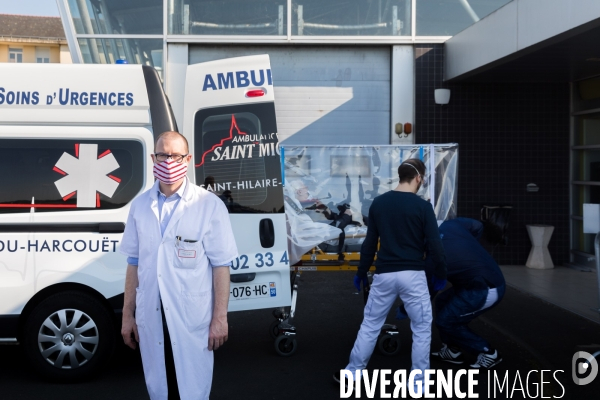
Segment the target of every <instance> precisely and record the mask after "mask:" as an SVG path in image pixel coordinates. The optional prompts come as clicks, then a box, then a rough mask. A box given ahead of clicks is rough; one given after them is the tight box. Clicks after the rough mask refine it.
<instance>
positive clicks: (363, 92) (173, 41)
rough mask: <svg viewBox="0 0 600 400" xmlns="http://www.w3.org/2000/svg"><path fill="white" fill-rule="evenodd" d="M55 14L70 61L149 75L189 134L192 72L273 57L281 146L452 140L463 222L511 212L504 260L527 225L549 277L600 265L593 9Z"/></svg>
mask: <svg viewBox="0 0 600 400" xmlns="http://www.w3.org/2000/svg"><path fill="white" fill-rule="evenodd" d="M58 5H59V10H60V14H61V19H62V22H63V26H64V28H65V35H66V38H67V42H68V45H69V49H70V51H71V58H72V60H73V62H75V63H115V62H117V60H120V59H123V60H126V61H127V62H128V63H135V64H145V65H151V66H153V67H155V68H156V69H157V70H158V71H159V74H160V76H161V78H162V80H163V84H164V87H165V90H166V92H167V94H168V96H169V99H170V101H171V104H172V106H173V109H174V112H175V116H176V119H177V121H178V123H179V125H180V126H182V117H183V98H184V89H185V71H186V68H187V66H188V65H190V64H195V63H200V62H204V61H210V60H217V59H223V58H229V57H236V56H245V55H253V54H264V53H266V54H269V56H270V60H271V67H272V75H273V82H274V87H275V98H276V102H275V103H276V104H275V108H276V114H277V123H278V130H279V137H280V140H283V141H284V143H285V144H294V145H336V144H351V145H387V144H412V143H414V144H428V143H452V142H455V143H458V144H459V146H460V156H459V173H458V185H457V189H458V202H457V204H458V215H459V216H464V217H471V218H476V219H479V218H480V213H481V208H482V206H484V205H488V206H511V207H512V209H511V214H510V222H509V229H508V235H507V242H506V243H505V244H501V245H499V246H497V247H496V248H495V249H494V257H495V258H496V259H497V261H498V262H499V263H500V264H503V265H523V264H524V263H525V261H526V260H527V257H528V254H529V251H530V249H531V242H530V239H529V237H528V233H527V229H526V226H527V225H534V224H541V225H551V226H553V227H554V232H553V235H552V239H551V241H550V244H549V250H550V254H551V256H552V260H553V262H554V264H555V265H569V266H573V267H576V268H583V269H585V268H593V266H594V255H593V254H594V248H593V235H589V234H584V233H583V211H582V210H583V204H584V203H600V51H599V50H598V46H597V45H596V43H598V40H597V39H600V2H598V1H595V0H578V1H572V0H512V1H510V0H328V1H322V0H321V1H319V0H222V1H217V0H59V1H58ZM438 89H446V90H443V91H439V90H438ZM199 90H201V88H199ZM436 93H437V95H438V97H437V98H436ZM448 95H449V100H448V99H447V98H446V99H443V97H444V96H446V97H447V96H448ZM406 124H410V127H411V128H412V129H411V132H410V133H408V134H407V133H406V132H405V131H404V130H403V131H402V133H400V132H399V129H398V126H399V125H401V126H403V127H406V126H407V125H406Z"/></svg>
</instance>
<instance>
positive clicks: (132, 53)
mask: <svg viewBox="0 0 600 400" xmlns="http://www.w3.org/2000/svg"><path fill="white" fill-rule="evenodd" d="M79 47H80V49H81V55H82V56H83V61H84V62H85V63H87V64H114V63H115V62H116V61H117V60H119V59H122V60H126V61H127V62H128V63H129V64H143V65H150V66H152V67H154V68H156V69H157V70H158V71H159V73H160V71H161V70H162V66H163V65H162V64H163V57H162V53H163V42H162V40H161V39H79Z"/></svg>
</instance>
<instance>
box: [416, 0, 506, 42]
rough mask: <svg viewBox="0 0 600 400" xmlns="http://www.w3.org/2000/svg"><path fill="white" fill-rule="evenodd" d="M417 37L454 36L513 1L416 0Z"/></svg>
mask: <svg viewBox="0 0 600 400" xmlns="http://www.w3.org/2000/svg"><path fill="white" fill-rule="evenodd" d="M416 1H417V36H453V35H455V34H457V33H458V32H460V31H462V30H463V29H465V28H467V27H468V26H470V25H473V24H474V23H475V22H477V21H479V20H480V19H481V18H483V17H485V16H486V15H488V14H491V13H492V12H493V11H495V10H497V9H499V8H500V7H502V6H503V5H505V4H507V3H510V2H511V1H512V0H416Z"/></svg>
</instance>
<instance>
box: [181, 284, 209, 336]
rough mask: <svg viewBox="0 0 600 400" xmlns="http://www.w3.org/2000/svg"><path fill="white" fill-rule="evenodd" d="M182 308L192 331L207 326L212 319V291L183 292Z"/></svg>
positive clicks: (186, 322)
mask: <svg viewBox="0 0 600 400" xmlns="http://www.w3.org/2000/svg"><path fill="white" fill-rule="evenodd" d="M181 308H182V309H183V315H184V318H185V324H186V327H187V329H188V330H189V331H190V332H193V331H196V330H199V329H202V328H206V327H207V326H208V325H210V321H211V319H212V308H213V305H212V293H211V291H210V290H207V291H204V292H181Z"/></svg>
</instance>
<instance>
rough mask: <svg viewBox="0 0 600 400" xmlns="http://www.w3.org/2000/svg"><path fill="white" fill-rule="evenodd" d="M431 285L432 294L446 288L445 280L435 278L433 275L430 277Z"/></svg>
mask: <svg viewBox="0 0 600 400" xmlns="http://www.w3.org/2000/svg"><path fill="white" fill-rule="evenodd" d="M431 285H432V286H433V291H434V292H438V291H440V290H442V289H443V288H444V287H445V286H446V280H445V279H440V278H436V276H435V275H433V276H432V277H431Z"/></svg>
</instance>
